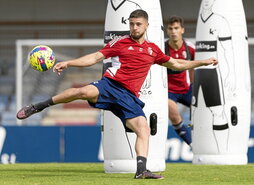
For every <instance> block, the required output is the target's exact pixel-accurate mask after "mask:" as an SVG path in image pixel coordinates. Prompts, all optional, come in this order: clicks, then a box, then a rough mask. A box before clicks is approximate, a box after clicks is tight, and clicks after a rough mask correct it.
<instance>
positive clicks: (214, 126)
mask: <svg viewBox="0 0 254 185" xmlns="http://www.w3.org/2000/svg"><path fill="white" fill-rule="evenodd" d="M225 129H228V123H226V124H224V125H213V130H225Z"/></svg>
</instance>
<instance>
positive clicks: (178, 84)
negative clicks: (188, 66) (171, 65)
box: [168, 41, 195, 94]
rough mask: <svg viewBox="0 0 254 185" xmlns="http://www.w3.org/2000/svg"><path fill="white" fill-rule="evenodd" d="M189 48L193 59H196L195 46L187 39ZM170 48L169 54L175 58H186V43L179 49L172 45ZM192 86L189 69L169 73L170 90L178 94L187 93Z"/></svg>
mask: <svg viewBox="0 0 254 185" xmlns="http://www.w3.org/2000/svg"><path fill="white" fill-rule="evenodd" d="M185 42H186V44H187V46H188V49H189V51H190V55H191V60H194V54H195V46H194V45H193V44H192V43H191V42H188V41H185ZM168 48H169V54H170V56H171V57H173V58H175V59H184V60H186V58H187V52H186V49H185V46H184V44H183V45H182V46H181V48H179V49H178V50H175V49H173V48H172V47H171V46H169V47H168ZM189 87H190V78H189V75H188V71H186V70H185V71H182V72H180V73H178V72H177V73H175V74H172V73H168V92H171V93H176V94H185V93H187V92H188V90H189Z"/></svg>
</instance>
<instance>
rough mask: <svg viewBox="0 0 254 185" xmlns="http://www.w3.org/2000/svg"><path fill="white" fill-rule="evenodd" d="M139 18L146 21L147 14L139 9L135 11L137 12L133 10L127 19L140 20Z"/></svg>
mask: <svg viewBox="0 0 254 185" xmlns="http://www.w3.org/2000/svg"><path fill="white" fill-rule="evenodd" d="M140 17H143V18H145V19H146V20H147V21H148V14H147V12H146V11H145V10H141V9H137V10H134V11H133V12H131V14H130V17H129V19H130V18H140Z"/></svg>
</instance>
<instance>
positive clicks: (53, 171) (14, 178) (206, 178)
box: [0, 163, 254, 185]
mask: <svg viewBox="0 0 254 185" xmlns="http://www.w3.org/2000/svg"><path fill="white" fill-rule="evenodd" d="M162 175H164V176H165V179H163V180H151V179H133V176H134V174H106V173H104V169H103V163H34V164H32V163H30V164H11V165H3V164H2V165H0V185H128V184H130V185H132V184H137V185H148V184H149V185H156V184H159V185H160V184H161V185H164V184H165V185H224V184H227V185H254V164H248V165H226V166H225V165H192V164H190V163H167V167H166V171H165V172H162Z"/></svg>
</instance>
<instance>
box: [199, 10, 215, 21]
mask: <svg viewBox="0 0 254 185" xmlns="http://www.w3.org/2000/svg"><path fill="white" fill-rule="evenodd" d="M213 14H214V13H213V12H212V13H211V14H210V15H209V16H208V17H207V18H206V20H205V19H203V17H202V14H200V17H201V20H202V21H203V23H205V22H206V21H207V20H208V19H209V18H210V17H211V16H212V15H213Z"/></svg>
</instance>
